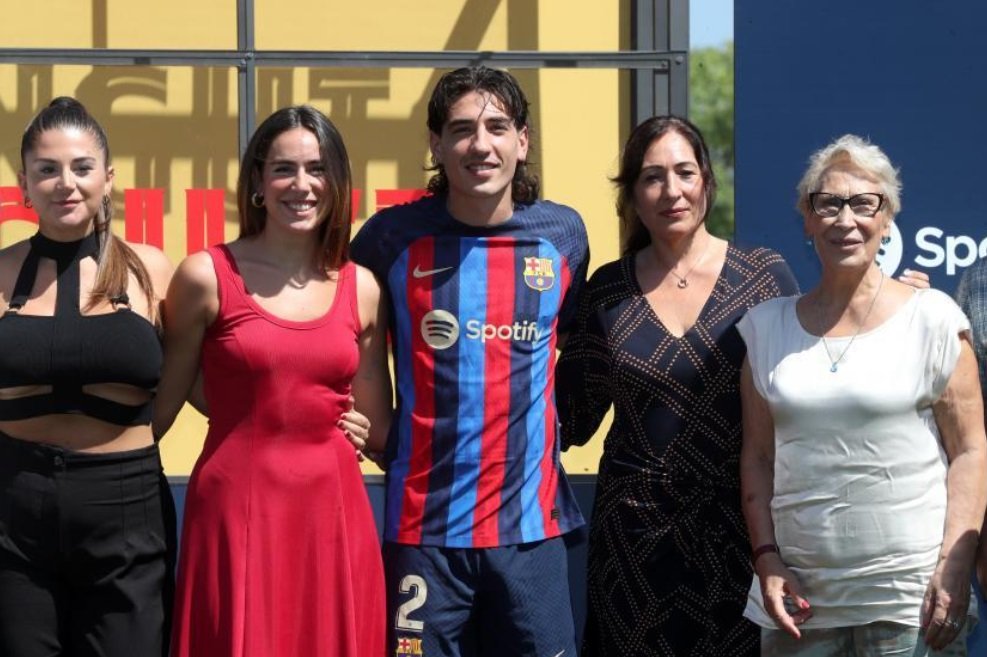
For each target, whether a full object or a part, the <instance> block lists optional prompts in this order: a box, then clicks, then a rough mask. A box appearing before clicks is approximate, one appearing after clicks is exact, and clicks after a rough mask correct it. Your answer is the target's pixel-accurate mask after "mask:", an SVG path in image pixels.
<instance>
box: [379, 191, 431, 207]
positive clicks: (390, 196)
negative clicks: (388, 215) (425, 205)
mask: <svg viewBox="0 0 987 657" xmlns="http://www.w3.org/2000/svg"><path fill="white" fill-rule="evenodd" d="M427 195H428V190H425V189H378V190H377V210H378V211H380V210H383V209H384V208H389V207H391V206H392V205H401V204H402V203H411V202H412V201H417V200H418V199H420V198H421V197H423V196H427Z"/></svg>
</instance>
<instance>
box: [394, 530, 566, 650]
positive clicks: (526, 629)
mask: <svg viewBox="0 0 987 657" xmlns="http://www.w3.org/2000/svg"><path fill="white" fill-rule="evenodd" d="M567 571H568V568H567V563H566V548H565V542H564V541H563V539H562V538H561V537H559V538H550V539H548V540H545V541H539V542H537V543H526V544H523V545H509V546H505V547H496V548H446V547H435V546H427V545H400V544H398V543H385V544H384V573H385V576H386V580H387V614H388V616H387V617H388V621H389V626H388V654H389V655H393V656H394V657H405V656H407V657H419V656H421V657H481V656H483V655H497V657H503V655H511V656H512V657H513V656H517V657H528V656H530V657H575V656H576V643H575V630H574V628H573V623H572V601H571V599H570V597H569V576H568V572H567Z"/></svg>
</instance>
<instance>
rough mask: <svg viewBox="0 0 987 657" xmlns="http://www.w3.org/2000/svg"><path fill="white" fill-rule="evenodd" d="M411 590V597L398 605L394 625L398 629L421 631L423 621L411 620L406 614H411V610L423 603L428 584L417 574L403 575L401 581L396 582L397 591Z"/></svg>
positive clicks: (426, 595) (406, 591)
mask: <svg viewBox="0 0 987 657" xmlns="http://www.w3.org/2000/svg"><path fill="white" fill-rule="evenodd" d="M412 591H414V595H413V596H412V597H411V599H410V600H408V601H407V602H404V603H402V604H401V606H400V607H398V613H397V616H396V618H395V619H394V625H395V627H397V629H399V630H409V631H411V632H421V631H422V629H423V628H424V627H425V623H424V622H423V621H420V620H412V619H411V618H408V616H410V615H411V612H413V611H415V610H416V609H418V608H419V607H421V606H422V605H423V604H425V598H426V597H428V585H427V584H426V583H425V580H424V578H422V577H419V576H418V575H405V576H404V577H403V578H401V582H400V583H399V584H398V592H399V593H402V594H404V593H410V592H412Z"/></svg>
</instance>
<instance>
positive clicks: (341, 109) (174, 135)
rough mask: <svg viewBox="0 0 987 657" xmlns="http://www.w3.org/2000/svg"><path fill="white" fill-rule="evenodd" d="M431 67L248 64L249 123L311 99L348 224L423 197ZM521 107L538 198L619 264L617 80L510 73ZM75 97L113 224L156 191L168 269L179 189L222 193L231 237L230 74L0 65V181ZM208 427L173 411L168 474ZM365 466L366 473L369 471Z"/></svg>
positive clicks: (13, 227) (621, 78) (178, 226)
mask: <svg viewBox="0 0 987 657" xmlns="http://www.w3.org/2000/svg"><path fill="white" fill-rule="evenodd" d="M441 73H442V71H439V70H433V69H371V68H360V69H332V68H311V69H310V68H259V69H258V71H257V82H258V96H257V116H258V120H262V119H263V118H264V117H266V116H267V115H268V114H270V112H271V111H273V110H274V109H276V108H277V107H281V106H284V105H288V104H292V103H300V102H308V103H311V104H313V105H315V106H316V107H319V108H320V109H322V110H323V111H325V112H326V113H327V114H329V115H330V117H331V118H332V119H333V121H334V122H335V123H336V124H337V125H338V126H339V128H340V130H341V132H342V133H343V135H344V138H345V139H346V143H347V147H348V149H349V153H350V158H351V161H352V168H353V172H354V185H355V187H356V188H357V189H359V190H361V201H360V203H359V204H358V206H357V219H358V221H357V225H356V226H355V227H354V228H355V229H356V228H359V225H361V224H362V221H363V220H364V219H365V218H366V217H367V216H369V215H370V214H372V213H373V212H374V211H376V210H377V209H378V204H377V198H376V193H377V192H378V191H379V190H393V189H412V190H413V189H420V188H422V187H423V186H424V184H425V182H426V180H427V177H428V173H427V172H426V171H425V170H424V167H425V166H426V164H427V162H428V149H427V129H426V127H425V111H426V103H427V100H428V95H429V92H430V91H431V88H432V86H433V85H434V84H435V81H436V80H437V79H438V76H439V75H441ZM514 74H515V75H516V76H517V77H518V79H519V80H520V81H521V83H522V85H523V86H524V88H525V90H526V92H527V94H528V97H529V100H530V101H531V105H532V143H533V151H532V153H531V156H530V157H531V159H532V161H533V168H534V170H535V172H536V173H538V174H539V175H540V177H541V179H542V183H543V195H544V196H545V197H546V198H551V199H553V200H556V201H559V202H562V203H565V204H567V205H571V206H572V207H574V208H576V209H577V210H578V211H579V212H580V214H582V215H583V217H584V219H585V220H586V224H587V229H588V232H589V235H590V243H591V250H592V263H591V267H596V266H599V265H600V264H602V263H604V262H607V261H609V260H612V259H613V258H615V257H616V256H617V224H616V220H615V215H614V210H613V190H612V186H611V184H610V183H609V181H608V177H610V176H612V175H613V174H614V173H615V171H616V162H617V156H618V152H619V148H620V145H621V141H622V134H623V132H624V129H625V128H624V127H623V126H624V122H625V121H626V119H624V118H623V117H624V116H625V115H626V114H627V110H626V108H627V93H626V86H627V75H628V74H627V73H622V72H617V71H612V70H604V69H578V70H573V69H546V70H540V71H539V70H520V69H518V70H515V71H514ZM63 94H65V95H74V96H76V97H78V98H79V99H80V100H82V102H83V103H85V104H86V105H87V107H88V108H89V109H90V111H91V112H92V113H93V114H94V116H96V118H97V119H99V120H100V121H101V122H102V123H103V125H104V127H105V128H106V130H107V132H108V134H109V137H110V146H111V149H112V150H113V156H114V166H115V168H116V172H117V178H116V182H115V189H114V203H115V208H116V217H117V219H116V220H115V226H114V227H115V230H116V231H117V234H119V235H121V236H122V235H124V234H125V232H126V229H125V227H124V222H123V217H124V215H125V212H126V205H125V195H124V190H125V189H148V188H150V189H161V190H164V193H163V246H164V250H165V252H166V253H167V254H168V255H169V257H170V258H171V260H172V261H173V262H175V263H176V264H177V262H178V261H180V260H181V259H182V258H183V257H184V256H185V255H186V254H187V252H188V233H187V229H186V228H187V225H188V223H189V204H188V203H187V197H186V190H188V189H211V190H219V193H220V194H221V195H222V198H223V217H224V218H225V223H224V225H223V229H224V230H223V233H224V237H225V238H226V239H232V238H234V237H235V235H236V232H237V230H236V220H235V218H236V209H235V198H234V189H235V185H236V172H237V168H238V162H237V123H236V115H237V107H236V72H235V70H233V69H225V68H193V67H154V68H152V67H89V66H14V65H0V134H2V135H4V138H3V140H2V142H0V187H3V186H6V187H9V186H15V185H16V184H17V183H16V177H15V172H16V170H17V169H19V167H20V162H19V141H20V135H21V133H22V131H23V129H24V127H25V126H26V124H27V123H28V121H29V120H30V118H31V117H32V116H33V115H34V113H35V112H36V111H37V109H38V108H40V107H42V106H44V105H45V104H47V102H48V101H49V100H50V99H51V98H52V97H54V96H57V95H63ZM34 229H35V227H34V226H33V225H32V224H29V223H27V222H23V221H8V222H4V223H0V243H2V244H10V243H12V242H13V241H16V240H18V239H23V238H24V237H27V236H29V235H30V234H31V233H32V232H33V231H34ZM204 434H205V422H204V420H203V419H202V418H201V417H200V416H198V415H197V414H196V413H195V412H194V411H191V410H188V411H186V412H185V413H183V415H182V416H181V417H180V419H179V422H178V423H177V424H176V426H175V428H174V429H173V430H172V432H171V433H170V434H169V435H168V436H167V437H166V439H165V442H164V443H163V453H164V460H165V466H166V469H167V471H168V473H169V474H172V475H182V474H188V473H189V472H190V471H191V467H192V465H193V463H194V461H195V459H196V457H197V456H198V453H199V451H200V449H201V444H202V440H203V438H204ZM599 452H600V441H596V442H594V444H592V445H590V446H588V447H584V448H581V449H576V450H572V452H571V453H570V454H567V455H565V457H564V459H565V462H566V465H567V467H568V468H569V469H570V471H572V472H595V471H596V464H597V461H598V458H599ZM366 471H367V472H371V471H375V470H374V468H372V467H371V466H368V468H367V469H366Z"/></svg>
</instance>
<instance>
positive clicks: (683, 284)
mask: <svg viewBox="0 0 987 657" xmlns="http://www.w3.org/2000/svg"><path fill="white" fill-rule="evenodd" d="M712 241H713V238H712V237H707V238H706V248H704V249H703V253H702V255H700V256H699V259H698V260H696V261H695V262H694V263H692V266H691V267H689V271H687V272H686V273H685V276H679V275H678V272H676V271H675V268H674V267H668V273H669V274H671V275H672V276H674V277H675V278H677V279H678V281H679V282H678V283H676V284H675V286H676V287H677V288H679V289H680V290H684V289H685V288H687V287H689V276H691V275H692V272H694V271H695V270H696V267H698V266H699V265H700V264H701V263H702V261H703V260H705V259H706V253H707V252H709V245H710V243H711V242H712ZM659 262H660V261H659Z"/></svg>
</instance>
